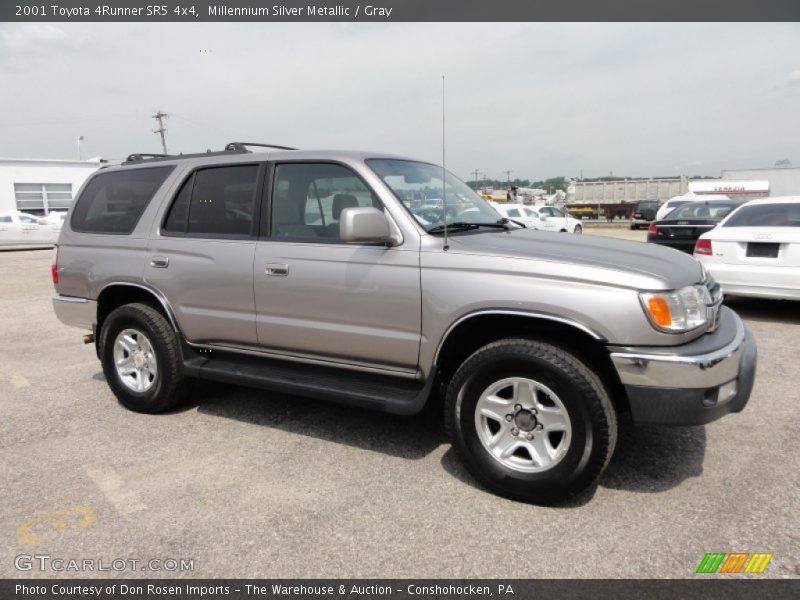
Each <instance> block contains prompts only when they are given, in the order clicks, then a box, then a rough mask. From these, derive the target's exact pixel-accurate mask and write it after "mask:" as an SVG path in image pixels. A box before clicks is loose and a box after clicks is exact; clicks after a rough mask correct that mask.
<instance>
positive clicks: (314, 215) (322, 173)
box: [271, 163, 382, 241]
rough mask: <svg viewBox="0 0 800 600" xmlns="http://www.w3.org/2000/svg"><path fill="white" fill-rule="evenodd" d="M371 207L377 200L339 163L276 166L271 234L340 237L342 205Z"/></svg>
mask: <svg viewBox="0 0 800 600" xmlns="http://www.w3.org/2000/svg"><path fill="white" fill-rule="evenodd" d="M356 206H374V207H375V208H379V209H381V208H382V206H381V204H380V202H379V201H378V199H377V198H376V197H375V196H374V195H373V194H372V191H371V190H370V189H369V188H368V187H367V185H366V184H365V183H364V182H363V181H361V179H359V177H358V176H357V175H356V174H355V173H353V172H352V171H351V170H350V169H348V168H346V167H343V166H341V165H334V164H327V163H318V164H302V163H289V164H282V165H277V166H276V167H275V178H274V184H273V186H272V209H271V235H272V236H273V237H277V238H282V237H283V238H295V239H297V238H299V239H320V238H321V239H322V240H329V241H330V240H339V239H340V238H339V217H340V216H341V213H342V211H343V210H344V209H345V208H350V207H356Z"/></svg>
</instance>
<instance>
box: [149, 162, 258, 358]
mask: <svg viewBox="0 0 800 600" xmlns="http://www.w3.org/2000/svg"><path fill="white" fill-rule="evenodd" d="M264 173H265V165H264V164H263V163H260V164H259V163H253V164H233V165H231V164H229V165H219V166H208V167H202V168H198V169H196V170H195V171H193V172H192V173H191V174H190V175H189V176H188V177H187V178H185V180H184V181H183V182H182V184H181V185H180V187H179V188H178V192H177V193H176V195H175V197H174V199H173V201H172V203H171V205H170V207H169V208H168V210H167V211H166V217H165V218H163V220H162V222H161V224H160V227H159V231H158V233H157V234H156V235H155V236H154V237H153V238H152V239H151V241H150V246H149V248H148V253H147V258H146V261H145V269H144V278H145V281H146V282H147V283H149V284H151V285H153V286H154V287H156V288H157V289H159V290H161V291H162V292H163V293H164V294H165V295H166V297H167V299H168V300H169V302H170V304H171V306H172V308H173V310H174V312H175V315H176V318H177V320H178V325H179V326H180V328H181V330H182V332H183V333H184V335H185V336H186V338H187V339H188V340H189V341H190V342H194V343H216V344H231V345H255V344H256V329H255V305H254V295H253V258H254V256H255V249H256V238H257V235H258V215H259V205H260V202H259V199H260V194H261V189H262V185H261V183H260V182H262V181H263V177H264Z"/></svg>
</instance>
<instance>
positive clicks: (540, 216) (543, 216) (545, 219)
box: [539, 215, 547, 221]
mask: <svg viewBox="0 0 800 600" xmlns="http://www.w3.org/2000/svg"><path fill="white" fill-rule="evenodd" d="M539 219H540V220H542V221H547V215H539Z"/></svg>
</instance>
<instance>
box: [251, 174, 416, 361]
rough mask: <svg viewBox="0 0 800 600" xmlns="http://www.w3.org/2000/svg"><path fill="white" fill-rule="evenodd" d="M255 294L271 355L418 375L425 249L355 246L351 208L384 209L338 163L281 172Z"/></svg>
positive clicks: (259, 254) (261, 333) (260, 249)
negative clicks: (342, 221) (343, 223)
mask: <svg viewBox="0 0 800 600" xmlns="http://www.w3.org/2000/svg"><path fill="white" fill-rule="evenodd" d="M272 181H273V183H272V193H271V200H270V205H269V214H268V218H267V219H266V222H265V224H264V231H265V233H266V236H265V237H264V239H262V240H260V241H259V242H258V246H257V248H256V256H255V268H254V289H255V301H256V328H257V333H258V342H259V344H260V345H261V347H263V348H264V349H267V350H270V351H274V352H278V353H282V354H288V355H294V356H301V357H308V358H317V359H322V360H326V361H332V362H338V363H350V364H357V365H366V366H379V367H384V368H390V369H397V370H401V371H402V370H407V371H415V370H416V368H417V358H418V353H419V343H420V328H421V316H420V309H421V297H420V277H419V249H418V248H411V247H404V246H403V245H400V246H397V247H393V248H389V247H386V246H385V245H375V244H349V243H345V242H342V240H341V239H340V237H339V217H340V214H341V212H342V210H343V209H345V208H348V207H355V206H374V207H376V208H380V209H382V208H383V206H382V204H381V202H380V200H379V199H378V198H377V197H376V195H375V194H374V193H373V192H372V191H371V190H370V188H369V187H368V186H367V185H366V183H364V181H363V180H362V179H361V178H360V177H358V176H357V175H356V174H355V173H354V172H353V171H352V170H350V169H349V168H348V167H345V166H343V165H340V164H334V163H297V162H293V163H284V164H278V165H276V166H275V170H274V176H273V178H272Z"/></svg>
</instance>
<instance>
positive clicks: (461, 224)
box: [428, 219, 508, 233]
mask: <svg viewBox="0 0 800 600" xmlns="http://www.w3.org/2000/svg"><path fill="white" fill-rule="evenodd" d="M479 227H491V228H492V229H505V230H506V231H508V225H506V224H505V223H503V222H502V219H501V220H500V221H496V222H494V223H467V222H466V221H456V222H454V223H448V224H447V231H469V230H471V229H478V228H479ZM443 232H444V225H437V226H436V227H431V228H430V229H428V233H443Z"/></svg>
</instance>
